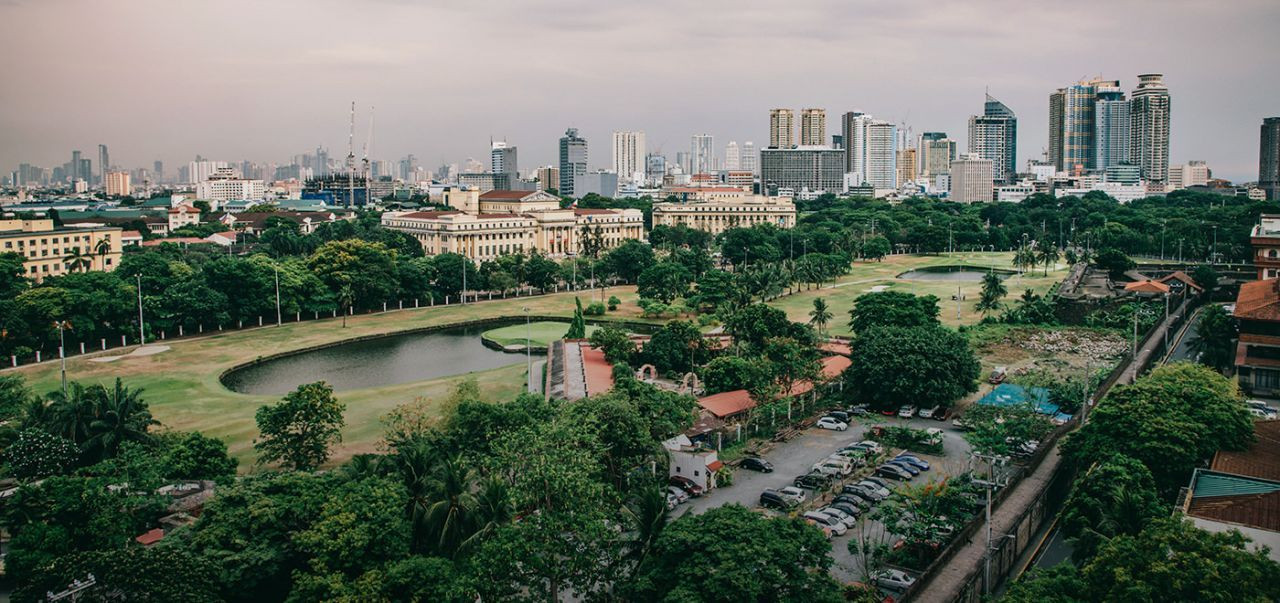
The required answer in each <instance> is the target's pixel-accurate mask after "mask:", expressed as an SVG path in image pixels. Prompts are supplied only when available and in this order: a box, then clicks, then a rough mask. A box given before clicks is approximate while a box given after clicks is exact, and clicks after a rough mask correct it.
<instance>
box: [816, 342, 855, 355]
mask: <svg viewBox="0 0 1280 603" xmlns="http://www.w3.org/2000/svg"><path fill="white" fill-rule="evenodd" d="M818 349H819V350H822V351H824V352H826V353H828V354H839V355H841V356H848V355H849V354H852V353H853V350H851V349H849V344H847V343H840V342H837V341H832V342H828V343H824V344H822V345H820V346H818Z"/></svg>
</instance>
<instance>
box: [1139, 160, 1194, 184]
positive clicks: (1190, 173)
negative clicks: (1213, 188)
mask: <svg viewBox="0 0 1280 603" xmlns="http://www.w3.org/2000/svg"><path fill="white" fill-rule="evenodd" d="M1134 167H1137V166H1134ZM1211 178H1213V170H1211V169H1209V164H1207V163H1205V162H1203V161H1188V162H1187V163H1184V164H1182V165H1175V166H1170V167H1169V185H1168V187H1167V188H1168V190H1171V191H1176V190H1181V189H1184V188H1190V187H1193V186H1209V180H1210V179H1211Z"/></svg>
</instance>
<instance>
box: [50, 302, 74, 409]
mask: <svg viewBox="0 0 1280 603" xmlns="http://www.w3.org/2000/svg"><path fill="white" fill-rule="evenodd" d="M53 326H54V327H56V328H57V329H58V357H59V358H60V359H61V361H62V398H63V399H64V400H65V399H66V397H67V344H66V339H64V338H63V335H62V332H63V331H65V330H66V329H70V328H71V323H70V322H69V321H66V320H59V321H55V322H54V323H53Z"/></svg>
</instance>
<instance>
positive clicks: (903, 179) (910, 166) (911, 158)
mask: <svg viewBox="0 0 1280 603" xmlns="http://www.w3.org/2000/svg"><path fill="white" fill-rule="evenodd" d="M917 153H918V150H917V149H915V148H900V149H898V186H902V185H904V184H906V183H908V182H911V181H913V180H915V179H916V173H918V171H919V169H918V167H917V166H916V158H917V157H918V155H917Z"/></svg>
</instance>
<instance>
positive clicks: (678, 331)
mask: <svg viewBox="0 0 1280 603" xmlns="http://www.w3.org/2000/svg"><path fill="white" fill-rule="evenodd" d="M708 351H709V347H708V346H707V343H706V341H705V340H704V339H703V338H702V332H701V331H699V330H698V327H697V326H696V325H694V324H693V323H692V322H689V321H685V320H673V321H671V322H669V323H667V324H665V325H663V327H662V328H661V329H659V330H658V332H657V333H654V334H653V336H652V337H650V338H649V341H648V343H646V344H644V350H643V352H642V354H643V356H644V358H645V360H648V361H649V363H650V364H653V366H654V367H656V368H657V369H658V370H659V371H662V372H672V371H692V370H694V369H695V368H696V367H697V366H698V365H700V364H701V363H703V362H705V361H706V359H707V356H708Z"/></svg>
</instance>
